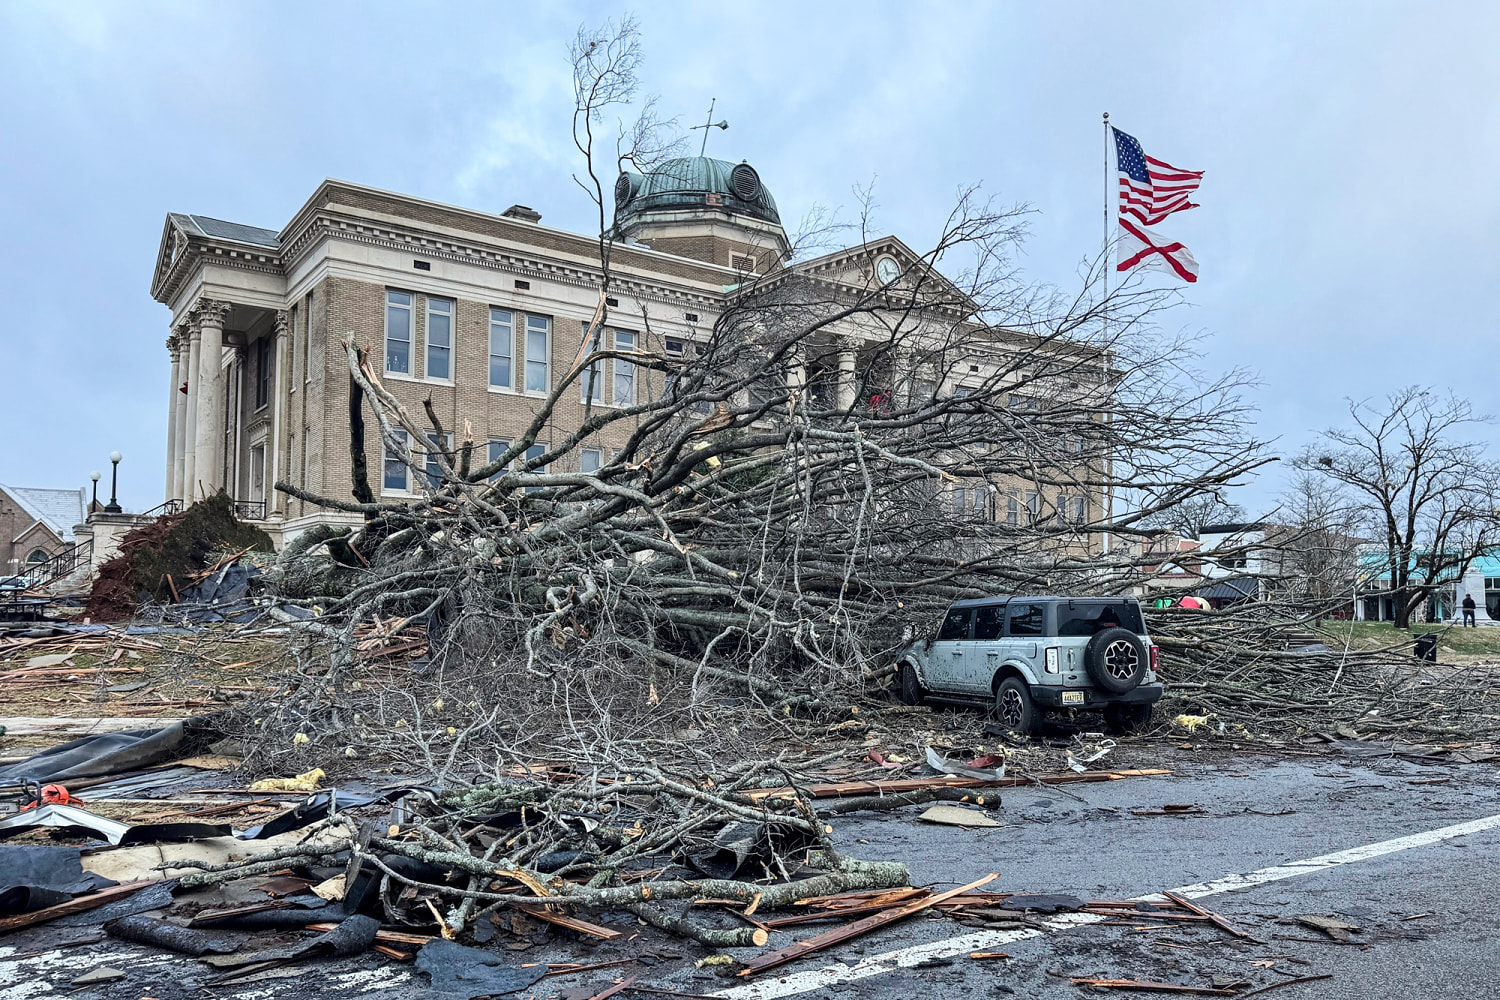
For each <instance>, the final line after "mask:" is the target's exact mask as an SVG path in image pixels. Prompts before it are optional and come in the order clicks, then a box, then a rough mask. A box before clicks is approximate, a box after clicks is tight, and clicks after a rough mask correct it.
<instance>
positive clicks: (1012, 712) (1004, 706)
mask: <svg viewBox="0 0 1500 1000" xmlns="http://www.w3.org/2000/svg"><path fill="white" fill-rule="evenodd" d="M995 718H996V719H998V720H999V722H1000V725H1001V726H1003V727H1005V728H1006V729H1008V730H1010V731H1011V732H1013V733H1017V734H1019V735H1021V736H1030V735H1031V734H1032V733H1034V732H1036V731H1037V729H1038V728H1039V727H1040V725H1041V721H1042V718H1041V712H1040V711H1038V710H1037V707H1036V702H1034V701H1032V699H1031V689H1030V688H1029V687H1027V686H1026V682H1025V681H1023V680H1021V678H1019V677H1007V678H1005V680H1003V681H1001V682H1000V686H999V687H998V688H996V689H995Z"/></svg>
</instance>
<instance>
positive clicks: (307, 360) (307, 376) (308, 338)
mask: <svg viewBox="0 0 1500 1000" xmlns="http://www.w3.org/2000/svg"><path fill="white" fill-rule="evenodd" d="M302 312H303V317H304V318H303V323H302V325H303V327H304V329H303V331H302V382H303V384H304V385H305V384H307V383H308V382H311V381H312V319H313V293H312V292H308V293H307V306H306V308H304V309H303V310H302Z"/></svg>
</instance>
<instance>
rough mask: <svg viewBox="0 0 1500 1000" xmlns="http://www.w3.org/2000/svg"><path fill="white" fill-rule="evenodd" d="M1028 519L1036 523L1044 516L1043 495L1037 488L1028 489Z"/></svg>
mask: <svg viewBox="0 0 1500 1000" xmlns="http://www.w3.org/2000/svg"><path fill="white" fill-rule="evenodd" d="M1026 514H1027V520H1028V521H1029V522H1030V523H1032V524H1035V523H1036V522H1037V521H1038V520H1039V519H1040V518H1041V516H1042V495H1041V493H1039V492H1038V491H1036V490H1027V491H1026Z"/></svg>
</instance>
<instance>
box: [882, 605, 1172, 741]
mask: <svg viewBox="0 0 1500 1000" xmlns="http://www.w3.org/2000/svg"><path fill="white" fill-rule="evenodd" d="M1160 663H1161V653H1160V651H1159V650H1158V649H1157V647H1156V645H1155V644H1154V643H1152V641H1151V637H1150V636H1149V635H1147V634H1146V622H1145V619H1144V618H1143V617H1142V616H1141V607H1140V605H1139V604H1138V603H1136V601H1135V600H1134V599H1132V598H1121V597H982V598H978V599H976V600H970V601H957V602H955V603H954V604H953V606H952V607H950V608H949V609H948V613H947V614H946V615H945V616H944V617H943V623H942V625H940V626H939V627H938V630H937V634H936V635H935V636H933V637H932V638H930V639H924V640H921V641H919V642H916V643H914V644H912V645H910V646H908V647H907V648H906V649H904V650H902V651H901V653H900V654H899V655H898V656H897V658H896V684H897V695H898V697H899V698H900V699H901V700H902V701H903V702H905V703H907V704H908V705H916V704H919V703H921V702H922V701H924V700H925V699H927V698H933V699H935V700H954V701H971V700H974V699H977V698H983V699H985V700H991V699H993V703H994V707H995V715H996V716H997V718H998V719H999V721H1000V723H1001V724H1002V725H1004V726H1005V727H1006V728H1007V729H1009V730H1011V731H1012V732H1016V733H1021V734H1030V733H1034V732H1036V731H1037V730H1038V729H1039V728H1040V727H1041V724H1042V722H1043V720H1044V719H1045V717H1046V713H1047V712H1048V711H1049V710H1064V709H1067V710H1074V711H1095V712H1098V711H1102V712H1103V713H1104V722H1105V725H1106V726H1108V728H1109V729H1110V731H1111V732H1115V733H1123V732H1130V731H1132V730H1136V729H1140V728H1142V727H1143V726H1145V725H1146V724H1147V723H1148V722H1150V721H1151V711H1152V706H1153V705H1154V704H1155V703H1156V702H1157V701H1159V700H1160V699H1161V695H1162V685H1161V681H1160V680H1159V679H1158V674H1157V671H1158V669H1159V667H1160Z"/></svg>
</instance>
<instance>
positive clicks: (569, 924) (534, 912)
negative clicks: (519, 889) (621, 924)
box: [516, 906, 620, 941]
mask: <svg viewBox="0 0 1500 1000" xmlns="http://www.w3.org/2000/svg"><path fill="white" fill-rule="evenodd" d="M516 909H518V910H520V911H521V912H522V913H525V914H528V915H529V916H533V917H536V918H537V919H538V920H541V921H545V922H546V923H549V924H556V925H557V926H558V927H566V928H567V929H568V930H570V931H577V932H578V933H580V934H587V935H589V936H590V937H596V938H601V939H602V940H605V941H613V940H614V939H615V938H617V937H619V936H620V932H619V931H617V930H615V929H614V928H612V927H601V926H600V925H599V924H591V923H589V922H588V921H587V920H581V919H579V918H578V917H572V916H569V915H568V914H566V913H558V912H556V911H555V910H550V909H548V908H547V907H545V906H517V907H516Z"/></svg>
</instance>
